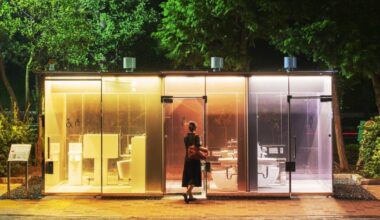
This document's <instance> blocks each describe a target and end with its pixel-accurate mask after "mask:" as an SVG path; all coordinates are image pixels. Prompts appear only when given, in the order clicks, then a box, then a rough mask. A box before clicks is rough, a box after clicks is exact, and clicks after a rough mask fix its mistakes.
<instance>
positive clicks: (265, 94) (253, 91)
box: [248, 76, 289, 193]
mask: <svg viewBox="0 0 380 220" xmlns="http://www.w3.org/2000/svg"><path fill="white" fill-rule="evenodd" d="M287 95H288V77H281V76H253V77H250V79H249V121H248V123H249V143H250V144H249V161H250V163H249V175H250V181H249V183H250V184H249V185H250V186H249V187H250V191H257V192H260V193H288V192H289V179H288V175H287V173H286V172H285V163H286V161H287V160H288V104H287Z"/></svg>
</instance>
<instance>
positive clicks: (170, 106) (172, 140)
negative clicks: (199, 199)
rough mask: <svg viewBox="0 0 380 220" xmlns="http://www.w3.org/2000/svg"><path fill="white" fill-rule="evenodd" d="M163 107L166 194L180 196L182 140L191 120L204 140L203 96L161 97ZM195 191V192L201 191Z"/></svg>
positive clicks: (182, 161)
mask: <svg viewBox="0 0 380 220" xmlns="http://www.w3.org/2000/svg"><path fill="white" fill-rule="evenodd" d="M162 101H163V103H164V104H163V105H164V155H165V157H164V159H165V192H166V193H167V194H172V193H174V194H175V193H183V192H184V188H182V172H183V167H184V160H185V154H186V151H185V145H184V137H185V136H186V134H187V133H188V131H189V130H188V125H189V122H190V121H194V122H196V123H197V125H198V127H197V130H196V133H197V134H199V135H200V137H201V144H202V145H203V142H204V140H205V137H204V136H205V133H204V131H205V124H204V118H205V97H204V98H202V97H182V98H179V97H170V96H164V97H162ZM201 190H202V189H201V188H195V189H194V192H197V191H198V192H199V191H201Z"/></svg>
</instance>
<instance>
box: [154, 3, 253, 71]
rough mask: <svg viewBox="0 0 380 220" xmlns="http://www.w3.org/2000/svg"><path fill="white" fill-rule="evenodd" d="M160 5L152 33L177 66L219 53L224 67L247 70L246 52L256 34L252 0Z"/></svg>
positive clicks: (194, 64) (195, 63)
mask: <svg viewBox="0 0 380 220" xmlns="http://www.w3.org/2000/svg"><path fill="white" fill-rule="evenodd" d="M161 7H162V9H163V12H162V15H163V18H162V20H161V24H160V26H159V28H158V31H157V32H155V33H154V34H153V36H154V37H155V38H156V39H158V40H159V42H160V45H161V47H162V48H163V49H164V50H165V51H166V52H167V57H168V58H169V59H172V60H173V61H174V63H175V64H176V66H191V67H199V66H207V65H208V64H209V60H210V57H211V56H221V57H224V58H225V68H226V69H230V70H249V66H250V62H251V58H250V56H249V53H248V52H249V50H250V48H252V47H253V46H254V40H255V39H256V38H258V37H259V34H258V33H259V30H258V21H259V20H260V17H259V16H258V11H257V8H256V5H255V2H254V1H244V0H227V1H225V0H205V1H188V0H168V1H167V2H164V3H162V4H161ZM256 12H257V13H256Z"/></svg>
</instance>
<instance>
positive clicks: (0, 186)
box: [0, 184, 21, 195]
mask: <svg viewBox="0 0 380 220" xmlns="http://www.w3.org/2000/svg"><path fill="white" fill-rule="evenodd" d="M19 186H21V184H11V185H10V187H11V190H13V189H16V188H17V187H19ZM7 192H8V189H7V184H0V195H3V194H4V193H7Z"/></svg>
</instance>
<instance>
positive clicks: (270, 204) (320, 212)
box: [0, 196, 380, 219]
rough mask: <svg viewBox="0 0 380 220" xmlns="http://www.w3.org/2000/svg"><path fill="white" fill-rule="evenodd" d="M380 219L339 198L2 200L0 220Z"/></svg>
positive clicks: (377, 209)
mask: <svg viewBox="0 0 380 220" xmlns="http://www.w3.org/2000/svg"><path fill="white" fill-rule="evenodd" d="M9 218H12V219H26V218H28V219H62V218H69V219H76V218H80V219H89V218H91V219H94V218H97V219H110V218H112V219H114V218H116V219H124V218H127V219H147V218H150V219H252V218H258V219H279V218H281V219H294V218H301V219H310V218H311V219H319V218H323V219H340V218H374V219H380V201H352V200H337V199H334V198H323V197H322V198H298V199H292V200H289V199H277V200H276V199H271V200H268V199H266V200H263V199H257V200H198V201H196V202H194V203H192V204H189V205H186V204H184V202H183V200H182V199H181V197H179V196H172V197H164V198H162V199H156V200H153V199H150V200H148V199H94V198H74V197H69V198H68V197H58V198H57V197H45V198H43V199H41V200H0V219H9Z"/></svg>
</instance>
